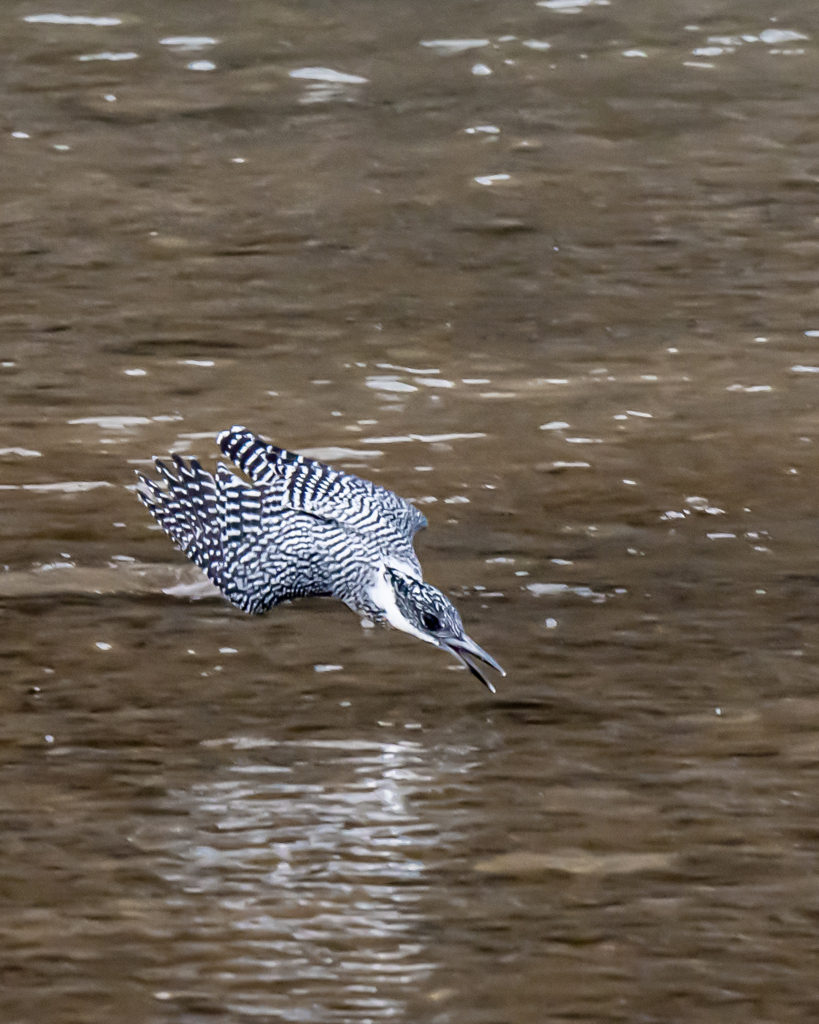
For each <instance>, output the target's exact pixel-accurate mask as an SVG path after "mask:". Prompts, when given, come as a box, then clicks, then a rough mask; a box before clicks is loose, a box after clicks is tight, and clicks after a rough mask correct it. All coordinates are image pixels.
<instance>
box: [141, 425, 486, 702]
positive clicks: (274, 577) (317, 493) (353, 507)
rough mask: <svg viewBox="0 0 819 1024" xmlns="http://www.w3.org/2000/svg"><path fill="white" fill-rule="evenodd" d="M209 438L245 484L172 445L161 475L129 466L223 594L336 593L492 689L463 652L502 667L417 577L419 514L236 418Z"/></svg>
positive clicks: (278, 597) (165, 525) (251, 599)
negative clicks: (154, 477) (449, 656)
mask: <svg viewBox="0 0 819 1024" xmlns="http://www.w3.org/2000/svg"><path fill="white" fill-rule="evenodd" d="M216 441H217V444H218V445H219V447H220V448H221V450H222V453H223V454H224V455H225V456H226V457H227V458H229V459H230V460H231V462H233V463H234V464H235V465H236V466H237V467H238V468H239V469H240V470H241V471H242V472H243V473H244V474H245V476H246V477H247V478H248V480H249V481H250V482H249V483H248V482H247V481H245V480H243V479H241V478H240V477H239V476H237V475H236V474H235V473H234V472H233V470H232V469H229V468H228V467H227V466H225V465H224V464H223V463H221V462H220V463H219V465H218V466H217V469H216V473H215V475H214V474H211V473H208V472H207V470H205V469H203V468H202V466H201V465H200V464H199V463H198V462H197V461H196V459H188V460H187V461H185V460H184V459H182V458H180V456H178V455H175V454H174V455H172V458H173V461H174V465H175V471H173V470H171V469H169V468H168V466H166V465H165V464H164V463H163V462H161V461H160V460H159V459H156V460H155V464H156V468H157V469H158V471H159V473H160V474H161V476H162V481H160V480H150V479H148V478H147V477H145V476H143V475H142V474H141V473H137V476H138V477H139V480H140V484H139V487H138V489H137V493H138V494H139V497H140V499H141V500H142V502H143V503H144V504H145V505H146V506H147V508H148V511H149V512H150V513H151V515H152V516H153V517H154V519H156V521H157V522H158V523H159V525H160V526H161V527H162V529H163V530H164V531H165V532H166V533H167V534H168V536H169V537H170V538H171V540H172V541H173V542H174V544H175V545H176V546H177V547H178V548H180V549H181V550H182V551H184V552H185V554H186V555H187V556H188V558H190V559H191V561H192V562H194V563H195V564H196V565H198V566H199V568H200V569H203V570H204V571H205V572H206V573H207V575H208V577H209V578H210V579H211V581H212V582H213V583H215V584H216V586H217V587H218V588H219V589H220V590H221V591H222V593H223V594H224V595H225V597H226V598H227V599H228V600H229V601H231V602H232V603H233V604H235V605H236V606H237V607H238V608H241V609H242V611H245V612H251V613H254V614H261V613H262V612H266V611H267V610H268V609H269V608H272V607H273V606H274V605H277V604H279V603H280V602H282V601H287V600H289V599H291V598H296V597H310V596H332V597H337V598H339V599H340V600H342V601H343V602H344V603H345V604H346V605H347V606H348V607H349V608H352V610H353V611H354V612H357V613H358V614H359V615H361V616H362V617H364V618H367V619H371V620H372V621H374V622H386V623H389V625H391V626H394V627H395V628H396V629H400V630H403V632H405V633H410V634H411V635H412V636H416V637H418V639H419V640H424V641H425V642H426V643H428V644H433V645H434V646H435V647H440V648H441V649H442V650H444V651H448V652H449V653H450V654H453V655H454V656H455V657H456V658H457V659H458V661H460V662H461V663H462V664H463V665H465V666H466V667H467V668H468V669H469V671H470V672H471V673H472V674H473V675H474V676H476V677H477V678H478V679H480V681H481V682H482V683H483V684H484V686H486V687H488V688H489V689H490V690H491V691H492V693H494V692H495V687H494V686H493V685H492V683H491V682H490V681H489V680H488V679H487V678H486V676H485V675H484V674H483V673H482V672H481V671H480V670H479V669H478V668H477V667H476V665H475V664H474V661H473V660H472V659H480V661H483V662H485V663H486V664H487V665H489V666H491V667H492V668H493V669H495V670H496V671H497V672H499V673H500V674H501V675H505V674H506V673H505V672H504V671H503V669H502V668H501V667H500V665H499V664H498V663H497V662H496V661H495V659H494V658H493V657H491V656H490V655H489V654H487V653H486V651H484V650H482V649H481V648H480V647H479V646H478V645H477V644H476V643H475V641H474V640H471V639H470V638H469V637H468V636H467V635H466V633H465V632H464V627H463V623H462V622H461V617H460V615H459V614H458V612H457V610H456V609H455V607H454V606H453V604H452V602H451V601H450V600H449V598H447V597H446V596H445V595H444V594H442V593H441V591H440V590H437V589H436V588H435V587H433V586H431V585H430V584H429V583H425V582H424V579H423V573H422V571H421V565H420V563H419V561H418V558H417V556H416V554H415V549H414V548H413V537H414V536H415V534H416V533H417V532H418V530H422V529H423V528H424V527H425V526H426V525H427V521H426V518H425V517H424V516H423V515H422V514H421V513H420V512H419V511H418V509H417V508H415V507H414V506H413V505H411V504H410V503H409V502H408V501H405V500H404V499H403V498H399V497H398V495H397V494H393V492H392V491H388V490H387V489H386V488H385V487H379V486H377V485H376V484H373V483H371V482H370V481H369V480H361V479H360V478H359V477H357V476H351V475H349V474H347V473H342V472H340V471H339V470H336V469H332V468H331V467H330V466H325V465H324V464H323V463H321V462H316V461H314V460H313V459H308V458H306V457H305V456H304V455H297V454H295V453H293V452H289V451H286V450H285V449H283V448H277V447H276V446H275V445H272V444H267V443H266V442H265V441H263V440H262V438H260V437H258V436H257V435H256V434H254V433H252V432H251V431H250V430H248V429H247V428H246V427H237V426H234V427H231V428H230V430H225V431H223V432H222V433H221V434H219V436H218V437H217V439H216ZM163 481H164V482H163Z"/></svg>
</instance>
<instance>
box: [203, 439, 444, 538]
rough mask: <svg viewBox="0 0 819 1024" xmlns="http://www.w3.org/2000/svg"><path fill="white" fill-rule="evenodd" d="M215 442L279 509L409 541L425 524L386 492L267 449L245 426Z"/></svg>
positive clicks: (317, 464) (405, 503)
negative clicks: (397, 536)
mask: <svg viewBox="0 0 819 1024" xmlns="http://www.w3.org/2000/svg"><path fill="white" fill-rule="evenodd" d="M216 440H217V443H218V445H219V447H220V448H221V449H222V452H223V453H224V454H225V455H226V456H227V457H228V458H229V459H230V460H231V461H232V462H234V463H235V464H236V465H237V466H238V467H239V468H240V469H241V470H242V472H244V473H246V474H247V476H248V477H249V478H250V479H251V480H252V481H253V483H254V485H255V486H256V487H258V488H261V489H263V490H264V491H265V493H266V494H268V495H269V497H270V499H271V500H274V501H278V502H279V503H280V504H281V506H282V507H284V508H290V509H293V510H294V511H297V512H306V513H308V514H309V515H313V516H319V517H321V518H322V519H329V520H331V521H333V522H336V523H340V524H341V525H343V526H345V527H346V528H347V529H352V530H358V531H361V532H372V533H379V532H390V533H398V534H402V535H403V536H404V537H405V538H407V539H408V540H411V539H412V537H413V536H414V535H415V534H416V533H417V532H418V530H422V529H423V528H424V527H425V526H426V525H427V521H426V518H425V517H424V515H423V514H422V513H421V512H419V511H418V509H417V508H415V507H414V506H412V505H410V503H409V502H408V501H405V500H404V499H403V498H400V497H399V496H398V495H397V494H394V493H393V492H392V491H388V490H387V489H386V488H385V487H379V486H378V485H377V484H374V483H371V482H370V481H369V480H362V479H360V478H359V477H357V476H352V475H350V474H348V473H342V472H340V471H339V470H337V469H332V468H331V467H330V466H325V465H324V463H322V462H317V461H316V460H314V459H309V458H307V457H306V456H304V455H296V454H295V453H294V452H289V451H286V450H285V449H284V448H278V447H276V445H273V444H267V443H266V442H265V441H263V440H262V439H261V438H260V437H258V436H257V435H256V434H254V433H252V432H251V431H250V430H248V429H247V428H246V427H238V426H234V427H231V428H230V430H225V431H223V432H222V433H221V434H219V436H218V437H217V439H216Z"/></svg>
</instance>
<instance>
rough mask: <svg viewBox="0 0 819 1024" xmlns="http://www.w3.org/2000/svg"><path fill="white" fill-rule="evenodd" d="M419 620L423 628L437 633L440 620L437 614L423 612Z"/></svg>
mask: <svg viewBox="0 0 819 1024" xmlns="http://www.w3.org/2000/svg"><path fill="white" fill-rule="evenodd" d="M421 621H422V622H423V624H424V629H428V630H429V631H430V633H437V632H438V630H439V629H440V628H441V620H440V619H439V618H438V616H437V615H431V614H430V613H429V612H424V614H423V615H422V616H421Z"/></svg>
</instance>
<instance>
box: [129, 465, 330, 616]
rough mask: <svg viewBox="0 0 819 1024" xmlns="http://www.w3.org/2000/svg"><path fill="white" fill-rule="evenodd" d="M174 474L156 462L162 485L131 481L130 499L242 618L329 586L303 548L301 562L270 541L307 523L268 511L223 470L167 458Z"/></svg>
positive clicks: (300, 516) (263, 502)
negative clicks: (134, 492)
mask: <svg viewBox="0 0 819 1024" xmlns="http://www.w3.org/2000/svg"><path fill="white" fill-rule="evenodd" d="M173 461H174V464H175V467H176V472H175V473H174V472H172V471H171V470H170V469H169V468H168V467H167V466H166V465H165V464H164V463H163V462H160V461H159V460H158V459H157V460H156V466H157V469H158V470H159V472H160V473H161V475H162V477H163V480H164V485H163V483H162V482H160V481H158V480H149V479H148V478H147V477H144V476H142V474H137V475H138V476H139V479H140V486H139V488H138V490H137V493H138V495H139V497H140V499H141V500H142V502H143V504H144V505H145V506H146V507H147V508H148V511H149V512H150V513H151V515H152V516H153V517H154V519H156V521H157V522H158V523H159V525H160V526H161V527H162V529H163V530H164V531H165V532H166V533H167V534H168V536H169V537H170V538H171V540H172V541H173V542H174V544H176V546H177V547H178V548H181V550H182V551H184V552H185V554H186V555H187V556H188V557H189V558H190V559H191V561H192V562H194V563H195V564H196V565H198V566H199V568H200V569H203V570H204V571H205V572H206V573H207V575H208V577H209V578H210V579H211V581H212V582H213V583H215V584H216V586H217V587H218V588H219V589H220V590H221V591H222V593H223V594H224V595H225V597H226V598H227V599H228V600H229V601H231V602H232V603H233V604H235V605H237V606H238V607H239V608H241V609H242V611H246V612H256V613H260V612H263V611H266V610H267V609H268V608H271V607H272V606H273V605H275V604H279V602H281V601H286V600H287V599H288V598H293V597H308V596H310V595H322V594H328V593H330V591H331V589H332V588H331V587H330V585H329V581H328V580H326V579H324V574H323V572H322V570H321V566H320V565H319V564H317V563H316V562H315V561H314V560H313V559H311V557H310V550H309V548H305V552H304V557H303V558H302V557H298V556H295V555H294V553H293V551H292V546H291V550H290V552H289V553H283V552H282V551H281V550H279V549H278V548H277V545H276V544H275V538H276V536H277V535H283V534H284V533H285V532H286V533H288V534H290V535H293V534H294V533H297V532H298V531H299V528H300V527H301V530H302V531H303V532H304V534H305V537H309V534H310V531H309V529H305V526H309V525H310V524H311V523H312V522H314V520H312V519H311V517H309V516H306V515H304V514H303V513H297V512H293V511H291V510H289V509H282V508H280V507H279V508H272V507H271V506H270V503H269V502H268V501H267V500H266V496H265V495H264V494H263V493H262V492H261V491H258V490H256V489H255V488H253V487H249V486H248V485H247V484H245V483H243V482H242V481H241V480H239V479H238V477H236V476H234V475H233V473H231V472H230V471H229V470H227V469H226V468H225V467H224V466H222V465H220V466H219V469H218V470H217V473H216V476H215V477H214V476H212V475H211V474H210V473H208V472H207V471H206V470H204V469H203V468H202V467H201V466H200V464H199V463H198V462H197V461H196V459H191V460H190V461H189V462H187V463H186V462H185V460H184V459H181V458H180V457H179V456H178V455H174V456H173Z"/></svg>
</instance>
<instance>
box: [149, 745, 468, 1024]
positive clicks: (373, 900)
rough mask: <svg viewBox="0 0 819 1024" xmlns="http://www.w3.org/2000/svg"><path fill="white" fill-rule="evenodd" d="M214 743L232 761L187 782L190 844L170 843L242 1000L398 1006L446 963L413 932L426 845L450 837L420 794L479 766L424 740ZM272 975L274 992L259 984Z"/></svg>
mask: <svg viewBox="0 0 819 1024" xmlns="http://www.w3.org/2000/svg"><path fill="white" fill-rule="evenodd" d="M209 745H211V746H217V747H222V748H227V750H228V751H229V753H228V755H227V757H228V760H229V761H230V762H231V763H229V764H228V765H227V766H226V767H225V768H224V769H223V771H222V772H220V775H219V777H218V779H217V780H216V781H214V782H211V783H208V784H205V785H202V786H197V787H195V788H194V789H192V790H190V791H187V792H184V793H181V794H178V796H179V797H180V798H181V800H182V801H183V802H184V803H185V805H186V810H187V811H188V813H189V815H190V818H189V820H190V821H191V822H192V825H191V826H190V829H188V828H187V827H185V829H184V831H185V832H186V839H187V841H186V842H184V844H182V843H180V836H179V835H178V834H177V835H175V836H174V838H173V840H171V841H169V842H168V844H167V847H166V849H167V852H168V853H169V854H171V855H173V854H175V855H176V856H174V857H173V861H174V867H173V869H172V870H171V871H170V872H168V873H167V874H166V875H165V877H166V879H167V880H168V881H170V882H172V883H173V884H174V886H175V887H176V888H178V889H180V890H181V891H182V893H184V894H187V895H186V896H183V897H182V898H183V899H190V898H192V897H194V898H195V899H196V906H195V917H196V919H197V920H198V921H200V922H201V926H202V927H203V930H204V933H205V934H206V935H214V937H215V936H216V934H217V932H221V938H220V940H219V941H221V942H222V943H226V952H225V959H224V960H223V961H222V969H223V970H225V971H228V972H229V974H223V975H220V976H219V977H220V978H226V977H230V979H231V981H230V984H229V1001H230V1009H231V1011H232V1012H235V1013H237V1014H242V1015H251V1016H252V1015H259V1014H262V1015H263V1014H266V1013H270V1014H275V1015H276V1019H277V1020H278V1019H281V1020H300V1021H304V1020H306V1021H317V1022H324V1021H327V1022H336V1021H338V1022H342V1021H343V1022H345V1024H346V1022H348V1021H350V1022H352V1021H357V1020H362V1021H363V1020H365V1019H369V1020H377V1019H385V1018H394V1017H396V1016H400V1015H401V1014H402V1013H404V1012H405V1009H406V1006H405V998H406V996H408V995H409V993H410V991H416V990H417V986H418V985H419V984H420V983H422V982H423V981H424V979H425V978H426V977H427V975H428V974H429V973H430V972H431V971H432V970H434V968H435V964H432V963H429V962H428V957H425V956H424V946H423V945H422V944H420V943H418V942H417V941H416V939H417V936H418V934H419V932H420V925H421V924H422V922H423V916H422V914H421V913H420V911H419V909H418V904H419V901H420V900H421V899H422V898H423V896H424V894H425V893H426V891H427V888H428V884H427V882H426V880H425V874H426V871H427V861H428V858H427V857H425V856H424V853H425V851H428V850H438V849H439V848H440V846H441V844H442V842H443V841H444V839H443V837H442V836H441V835H440V833H439V830H438V828H437V827H436V825H435V824H434V823H432V822H429V821H425V820H423V819H422V818H421V816H420V815H419V814H418V813H417V812H416V811H415V810H414V809H413V797H414V796H415V794H417V793H421V792H423V793H427V792H428V791H429V788H430V786H431V785H432V786H434V784H435V782H436V779H437V777H438V776H439V775H440V774H441V772H444V773H445V774H449V773H450V772H452V771H456V772H463V771H465V770H468V766H464V765H462V764H460V763H458V764H455V765H453V764H449V763H447V764H443V763H440V764H439V763H438V759H437V758H432V757H431V756H430V752H429V751H427V750H426V748H425V747H424V746H423V745H422V744H421V743H419V742H417V741H414V740H413V741H410V740H399V741H397V742H375V741H372V740H369V739H367V740H356V739H346V740H345V739H327V740H318V739H314V740H311V739H305V740H292V741H276V740H266V739H259V738H255V737H254V738H251V737H242V736H237V737H231V738H228V739H225V740H221V741H216V742H214V743H213V744H209ZM451 754H452V752H448V755H447V757H446V759H445V760H446V761H447V762H448V761H449V760H450V759H451ZM457 760H458V762H460V761H461V760H462V758H461V757H458V758H457ZM308 780H309V781H308ZM422 806H424V805H422ZM446 838H447V840H451V838H452V833H451V831H450V830H449V829H448V832H447V837H446ZM202 894H204V899H203V898H202ZM220 926H221V928H220ZM271 982H273V983H275V985H276V988H275V990H273V993H272V994H271V992H270V990H269V988H264V989H260V983H262V984H263V985H265V986H269V985H270V983H271ZM288 982H291V983H292V985H293V989H292V991H291V990H290V986H289V985H288ZM216 984H219V986H220V987H221V986H222V984H223V982H221V981H219V982H216Z"/></svg>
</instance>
